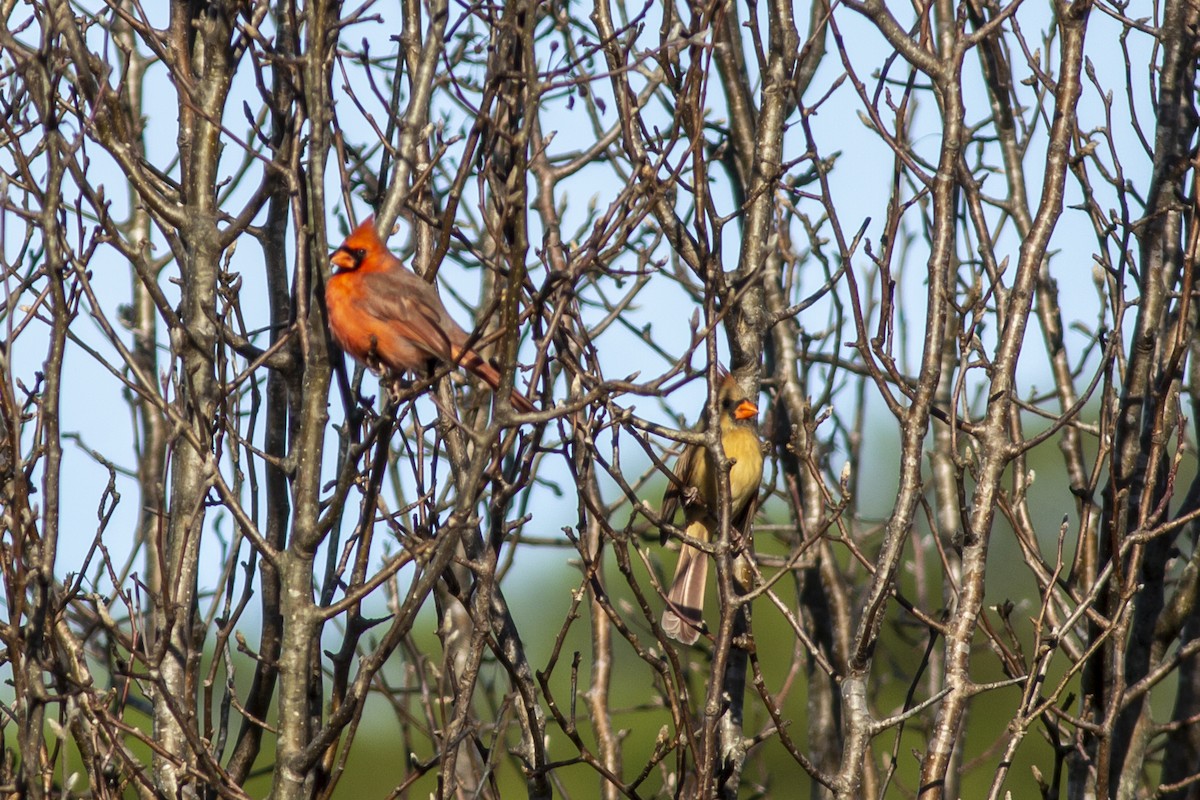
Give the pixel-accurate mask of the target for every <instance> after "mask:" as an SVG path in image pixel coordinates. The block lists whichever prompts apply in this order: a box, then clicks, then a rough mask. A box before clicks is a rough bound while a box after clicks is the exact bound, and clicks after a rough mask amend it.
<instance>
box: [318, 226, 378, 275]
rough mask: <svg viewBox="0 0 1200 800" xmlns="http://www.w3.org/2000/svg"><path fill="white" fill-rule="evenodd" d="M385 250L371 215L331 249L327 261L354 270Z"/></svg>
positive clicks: (341, 268)
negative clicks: (339, 245) (335, 248)
mask: <svg viewBox="0 0 1200 800" xmlns="http://www.w3.org/2000/svg"><path fill="white" fill-rule="evenodd" d="M386 252H387V248H386V247H385V246H384V244H383V241H382V240H381V239H380V238H379V234H378V233H377V232H376V230H375V217H373V216H371V217H367V218H366V219H365V220H363V221H362V222H360V223H359V224H358V227H357V228H355V229H354V230H353V231H351V232H350V235H349V236H347V237H346V241H344V242H342V246H341V247H339V248H338V249H337V250H334V251H333V253H332V254H331V255H330V256H329V263H331V264H333V266H335V267H337V268H338V269H339V270H356V269H358V268H359V267H361V266H362V265H363V264H364V263H371V261H372V258H373V257H374V258H375V259H378V257H379V256H381V255H383V254H384V253H386Z"/></svg>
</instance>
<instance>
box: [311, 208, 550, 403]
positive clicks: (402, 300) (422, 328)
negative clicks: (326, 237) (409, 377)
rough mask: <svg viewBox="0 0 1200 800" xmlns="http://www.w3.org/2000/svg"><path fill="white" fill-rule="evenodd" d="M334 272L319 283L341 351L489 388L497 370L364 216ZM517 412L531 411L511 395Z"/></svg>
mask: <svg viewBox="0 0 1200 800" xmlns="http://www.w3.org/2000/svg"><path fill="white" fill-rule="evenodd" d="M329 260H330V262H331V263H332V264H333V266H335V267H337V269H338V271H337V272H335V273H334V274H333V276H332V277H330V279H329V283H327V284H325V307H326V308H327V309H329V330H330V331H331V332H332V333H333V338H334V339H335V340H336V341H337V343H338V344H339V345H341V348H342V349H343V350H345V351H346V352H347V353H349V354H350V355H352V356H354V357H355V358H357V359H358V360H359V361H361V362H362V363H363V364H365V365H367V366H368V367H370V368H372V369H377V368H379V367H381V366H382V367H385V368H386V369H388V370H389V371H391V372H396V373H399V372H421V371H423V370H425V369H427V368H428V367H429V366H430V365H431V363H432V362H436V361H444V362H448V363H453V364H459V365H461V366H464V367H466V368H467V369H469V370H470V371H471V372H473V373H475V374H476V375H478V376H479V377H480V378H482V379H483V380H484V382H485V383H487V385H488V386H491V387H492V389H498V388H499V387H500V373H499V372H497V371H496V368H495V367H493V366H492V365H491V364H489V363H488V362H487V361H485V360H484V359H483V358H482V357H481V356H480V355H479V354H478V353H476V352H475V351H474V350H471V349H470V348H468V347H467V346H466V342H467V339H468V338H470V337H469V336H467V332H466V331H464V330H463V329H462V328H460V327H459V325H458V323H457V322H455V321H454V320H453V319H451V318H450V315H449V314H448V313H447V312H446V307H445V306H443V305H442V301H441V299H440V298H439V297H438V295H437V291H436V290H435V289H434V288H433V286H432V285H431V284H429V283H427V282H425V281H424V280H422V279H421V278H419V277H417V275H416V273H414V272H413V271H412V270H410V269H409V268H408V267H406V266H404V264H402V263H401V262H400V259H398V258H396V257H395V256H394V255H392V254H391V252H390V251H389V250H388V249H387V246H386V245H385V244H384V243H383V241H382V240H381V239H380V238H379V234H378V233H377V232H376V231H375V219H374V217H367V219H366V220H365V221H363V222H362V223H361V224H360V225H359V226H358V227H357V228H355V229H354V231H353V232H352V233H351V234H350V235H349V236H347V237H346V241H344V242H342V246H341V247H339V248H338V249H337V250H335V251H334V252H333V255H331V256H330V257H329ZM512 404H513V406H514V407H515V408H516V409H517V410H519V411H524V412H530V411H535V410H537V409H536V408H535V407H534V405H533V403H531V402H529V400H527V399H526V398H525V397H524V396H523V395H521V394H520V393H518V392H517V391H516V390H513V393H512Z"/></svg>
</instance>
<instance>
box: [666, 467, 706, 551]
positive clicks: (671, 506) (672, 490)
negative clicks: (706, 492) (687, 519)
mask: <svg viewBox="0 0 1200 800" xmlns="http://www.w3.org/2000/svg"><path fill="white" fill-rule="evenodd" d="M701 451H702V448H700V447H697V446H696V445H691V444H689V445H688V446H687V447H685V448H684V449H683V452H682V453H680V454H679V458H677V459H675V464H674V466H672V468H671V471H672V472H674V473H675V477H676V478H678V479H679V483H676V482H675V481H673V480H672V481H670V482H669V483H668V484H667V488H666V490H665V491H664V492H663V499H662V508H661V510H660V511H659V514H660V515H661V516H662V518H663V521H664V522H674V521H675V512H676V511H678V510H679V504H680V502H681V501H682V500H683V492H684V488H685V487H689V486H695V485H696V467H697V464H698V458H699V456H698V454H699V453H701ZM659 539H660V540H661V541H662V543H663V544H666V543H667V533H666V531H661V532H660V533H659Z"/></svg>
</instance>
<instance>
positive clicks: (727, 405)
mask: <svg viewBox="0 0 1200 800" xmlns="http://www.w3.org/2000/svg"><path fill="white" fill-rule="evenodd" d="M721 408H723V409H724V410H726V411H728V410H729V409H731V408H733V401H732V400H730V399H729V398H728V397H726V398H725V399H724V400H722V401H721Z"/></svg>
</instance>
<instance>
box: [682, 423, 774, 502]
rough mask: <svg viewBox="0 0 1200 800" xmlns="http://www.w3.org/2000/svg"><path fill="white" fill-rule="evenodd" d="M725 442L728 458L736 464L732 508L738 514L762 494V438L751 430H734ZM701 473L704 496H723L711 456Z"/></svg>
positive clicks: (731, 478)
mask: <svg viewBox="0 0 1200 800" xmlns="http://www.w3.org/2000/svg"><path fill="white" fill-rule="evenodd" d="M721 443H722V445H723V447H724V449H725V457H726V458H728V459H729V460H731V461H733V466H732V467H731V468H730V470H729V501H730V502H729V506H730V509H731V511H732V512H733V513H734V514H737V513H738V512H740V511H741V510H742V508H744V507H745V505H746V503H748V502H749V501H750V499H751V498H752V497H754V494H755V493H756V492H757V491H758V485H759V483H760V482H761V480H762V465H763V460H762V450H761V449H760V447H759V444H758V437H757V436H755V435H754V433H753V431H750V430H748V429H747V430H741V429H738V430H735V431H731V432H730V433H728V434H726V435H725V437H724V438H723V439H722V442H721ZM699 472H700V474H699V475H697V478H698V480H697V481H696V485H697V486H700V487H703V492H704V496H705V497H711V498H717V497H720V490H719V489H718V488H717V482H718V478H717V476H718V475H719V474H720V472H719V470H718V468H717V466H716V464H715V462H714V460H713V458H712V456H711V455H709V454H707V453H706V454H705V458H704V459H703V460H702V461H701V463H700V465H699ZM710 513H713V512H711V511H710Z"/></svg>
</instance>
